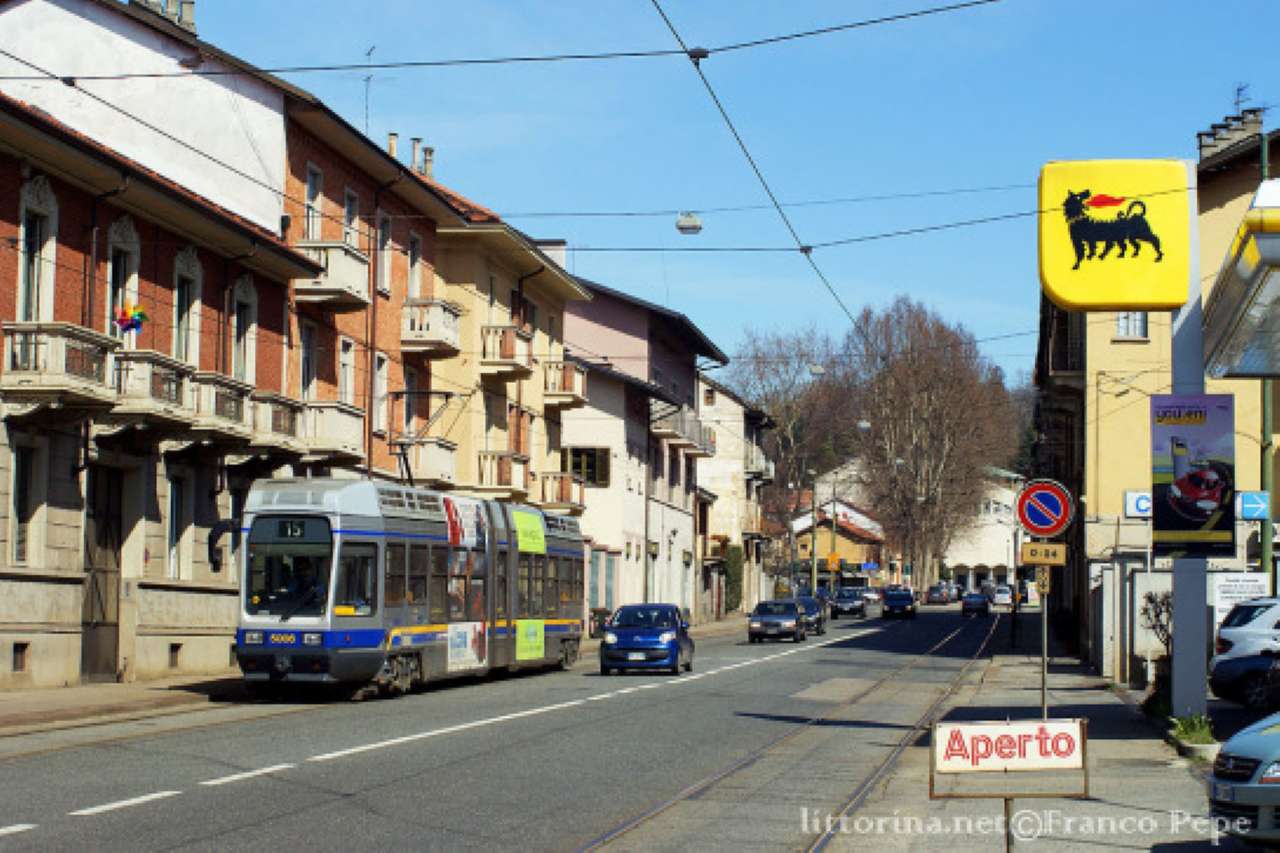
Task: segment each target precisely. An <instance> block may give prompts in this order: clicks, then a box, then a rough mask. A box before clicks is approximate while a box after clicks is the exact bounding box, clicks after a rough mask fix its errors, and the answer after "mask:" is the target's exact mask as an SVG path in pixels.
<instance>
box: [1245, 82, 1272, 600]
mask: <svg viewBox="0 0 1280 853" xmlns="http://www.w3.org/2000/svg"><path fill="white" fill-rule="evenodd" d="M1240 88H1248V87H1247V86H1244V87H1237V93H1236V98H1237V100H1238V99H1239V97H1240V95H1241V94H1242V92H1240V91H1239V89H1240ZM1236 112H1237V113H1239V112H1240V111H1239V110H1238V109H1237V110H1236ZM1259 136H1260V137H1261V138H1260V140H1259V142H1260V146H1259V148H1260V152H1261V153H1260V155H1259V162H1260V165H1261V166H1262V180H1264V181H1265V180H1267V179H1268V178H1270V177H1271V163H1270V157H1269V155H1270V153H1271V152H1270V151H1268V150H1267V132H1266V131H1265V130H1262V131H1259ZM1273 394H1274V387H1273V386H1272V384H1271V380H1270V379H1263V380H1262V491H1263V493H1265V494H1266V496H1267V512H1266V515H1264V516H1263V517H1262V524H1261V525H1260V527H1259V529H1258V538H1259V539H1260V540H1261V542H1260V543H1259V544H1260V545H1261V546H1262V547H1261V549H1260V559H1259V561H1258V562H1259V563H1260V565H1259V566H1258V568H1260V569H1262V571H1264V572H1266V573H1267V576H1268V577H1269V578H1270V580H1271V594H1272V595H1275V592H1276V589H1277V586H1276V566H1275V559H1274V557H1273V555H1272V546H1271V539H1272V537H1273V536H1274V535H1275V534H1274V531H1273V529H1272V521H1273V519H1272V510H1271V507H1272V503H1271V501H1272V497H1271V492H1272V489H1273V488H1274V487H1275V467H1274V466H1275V445H1274V444H1273V443H1272V440H1271V434H1272V433H1273V432H1274V431H1275V423H1274V413H1273V411H1272V406H1273V404H1274V402H1275V400H1274V398H1273Z"/></svg>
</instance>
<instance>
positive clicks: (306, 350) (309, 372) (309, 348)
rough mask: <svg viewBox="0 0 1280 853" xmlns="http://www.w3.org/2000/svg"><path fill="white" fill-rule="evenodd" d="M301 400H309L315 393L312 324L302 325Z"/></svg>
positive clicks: (313, 326)
mask: <svg viewBox="0 0 1280 853" xmlns="http://www.w3.org/2000/svg"><path fill="white" fill-rule="evenodd" d="M300 381H301V382H302V399H304V400H310V399H311V398H312V396H313V395H314V393H315V384H316V327H315V325H314V324H312V323H303V324H302V376H301V377H300Z"/></svg>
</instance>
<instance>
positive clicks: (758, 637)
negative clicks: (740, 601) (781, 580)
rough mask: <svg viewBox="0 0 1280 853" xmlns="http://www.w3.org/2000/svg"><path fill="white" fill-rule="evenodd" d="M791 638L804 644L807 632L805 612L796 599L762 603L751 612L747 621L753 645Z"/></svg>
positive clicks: (749, 638)
mask: <svg viewBox="0 0 1280 853" xmlns="http://www.w3.org/2000/svg"><path fill="white" fill-rule="evenodd" d="M783 637H790V638H791V639H793V640H795V641H796V642H797V643H801V642H804V640H805V639H806V637H807V632H806V631H805V626H804V611H803V610H802V609H801V607H800V602H798V601H796V600H794V599H785V600H780V601H762V602H760V603H759V604H757V605H756V609H755V610H752V611H751V618H750V619H748V620H747V639H748V640H749V641H751V642H753V643H760V642H763V641H764V640H781V639H782V638H783Z"/></svg>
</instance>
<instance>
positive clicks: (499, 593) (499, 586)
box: [493, 551, 511, 619]
mask: <svg viewBox="0 0 1280 853" xmlns="http://www.w3.org/2000/svg"><path fill="white" fill-rule="evenodd" d="M510 559H511V557H510V552H509V551H499V552H498V566H497V569H496V571H495V572H494V579H495V581H496V583H495V584H494V586H495V591H494V602H493V604H494V615H495V616H496V617H497V618H498V619H505V618H506V616H507V561H508V560H510Z"/></svg>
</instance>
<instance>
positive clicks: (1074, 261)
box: [1039, 160, 1195, 311]
mask: <svg viewBox="0 0 1280 853" xmlns="http://www.w3.org/2000/svg"><path fill="white" fill-rule="evenodd" d="M1193 168H1194V167H1193V166H1192V165H1191V164H1189V163H1186V162H1184V161H1182V160H1077V161H1059V162H1052V163H1046V164H1045V166H1044V167H1043V168H1042V169H1041V170H1040V204H1039V211H1040V283H1041V285H1042V286H1043V288H1044V293H1045V295H1046V296H1048V297H1049V298H1050V299H1051V300H1053V302H1054V303H1055V304H1056V305H1058V306H1059V307H1061V308H1065V309H1067V310H1071V311H1115V310H1135V311H1136V310H1162V309H1173V308H1177V307H1179V306H1181V305H1182V304H1184V303H1185V302H1186V301H1187V287H1188V282H1189V279H1190V276H1191V274H1192V272H1191V248H1192V247H1191V241H1192V239H1193V234H1194V233H1195V232H1194V230H1193V228H1194V223H1193V217H1194V216H1195V209H1194V205H1193V201H1194V198H1195V193H1194V187H1195V173H1194V172H1193V171H1192V169H1193Z"/></svg>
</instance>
